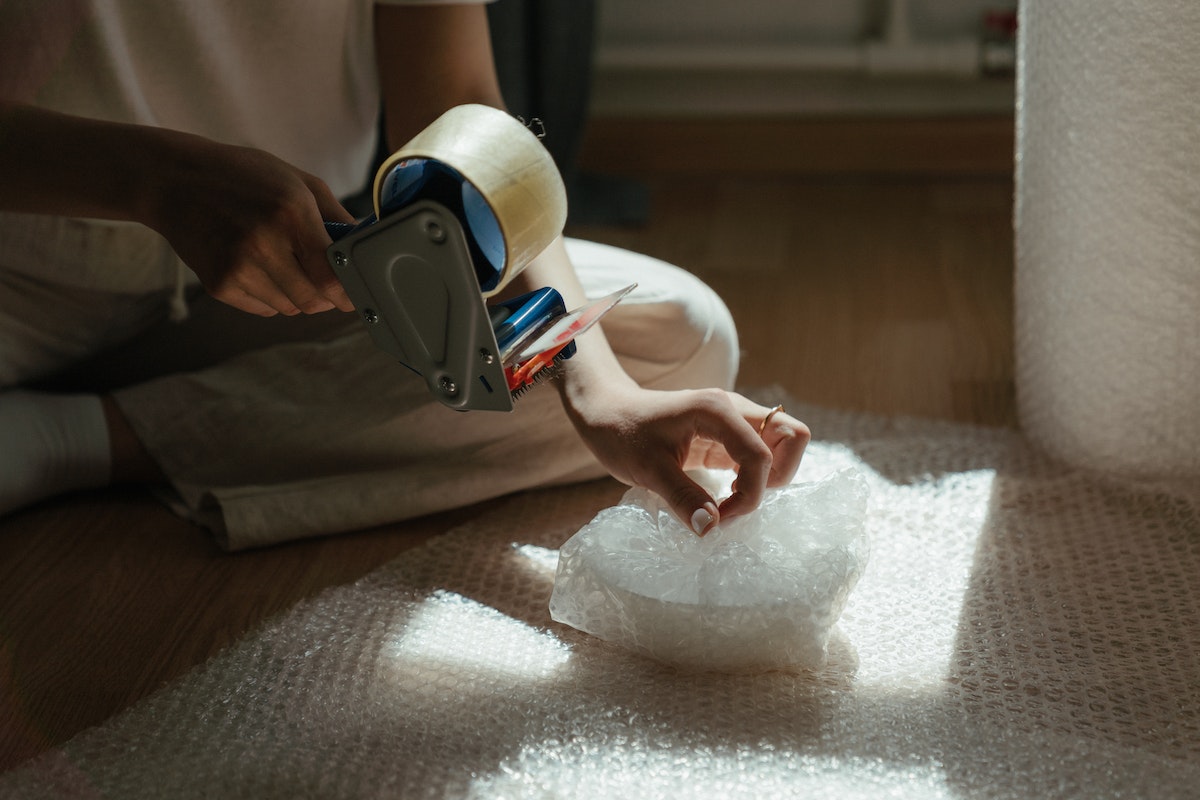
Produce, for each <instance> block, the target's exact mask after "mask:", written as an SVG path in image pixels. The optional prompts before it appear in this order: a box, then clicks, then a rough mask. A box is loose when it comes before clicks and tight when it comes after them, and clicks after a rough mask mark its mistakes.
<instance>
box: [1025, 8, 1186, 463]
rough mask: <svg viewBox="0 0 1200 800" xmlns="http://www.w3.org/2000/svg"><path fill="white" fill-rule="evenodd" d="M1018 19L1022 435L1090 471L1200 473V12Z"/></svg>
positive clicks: (1079, 12)
mask: <svg viewBox="0 0 1200 800" xmlns="http://www.w3.org/2000/svg"><path fill="white" fill-rule="evenodd" d="M1020 15H1021V26H1020V42H1019V66H1018V89H1017V91H1018V104H1017V162H1016V183H1017V191H1016V207H1015V223H1016V255H1017V273H1016V334H1017V339H1016V359H1017V393H1018V403H1019V409H1020V418H1021V424H1022V427H1023V428H1024V429H1025V431H1026V432H1027V434H1028V435H1029V436H1030V437H1031V439H1032V440H1033V441H1035V442H1036V443H1038V444H1039V445H1040V446H1042V447H1043V448H1044V449H1045V450H1046V451H1048V452H1049V453H1050V454H1051V455H1054V456H1056V457H1058V458H1059V459H1061V460H1064V461H1066V462H1068V463H1071V464H1073V465H1076V466H1084V467H1090V468H1096V469H1101V470H1106V471H1110V472H1118V473H1124V474H1127V475H1130V476H1141V477H1166V476H1175V477H1179V476H1181V475H1187V476H1192V477H1193V478H1200V133H1198V132H1200V91H1197V86H1200V46H1197V36H1198V35H1200V3H1196V2H1195V1H1194V0H1144V1H1143V2H1138V3H1127V2H1122V0H1100V1H1099V2H1097V0H1055V1H1054V2H1023V3H1022V4H1021V8H1020Z"/></svg>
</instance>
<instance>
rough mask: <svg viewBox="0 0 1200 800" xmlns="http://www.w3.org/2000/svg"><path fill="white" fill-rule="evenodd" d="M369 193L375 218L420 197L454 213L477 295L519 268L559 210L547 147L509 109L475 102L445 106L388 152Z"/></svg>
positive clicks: (556, 230)
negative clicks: (476, 282) (471, 265)
mask: <svg viewBox="0 0 1200 800" xmlns="http://www.w3.org/2000/svg"><path fill="white" fill-rule="evenodd" d="M373 197H374V204H375V216H376V217H377V218H380V219H382V218H383V216H384V215H386V214H387V213H388V212H389V211H391V210H395V209H398V208H402V207H403V206H405V205H407V204H408V203H411V202H413V201H414V200H416V199H421V198H427V199H433V200H438V201H439V202H441V203H442V204H443V205H446V206H447V207H448V208H450V209H451V211H453V212H454V213H455V214H456V215H457V216H459V218H460V221H462V222H463V226H464V230H465V231H466V233H467V237H468V246H469V248H470V249H471V255H472V260H473V261H475V262H476V273H477V276H478V277H479V284H480V289H481V290H482V292H483V296H484V297H490V296H491V295H493V294H496V293H497V292H499V291H500V290H501V289H502V288H504V286H505V285H506V284H507V283H508V282H509V281H510V280H512V278H513V277H515V276H516V275H517V274H519V273H520V271H521V270H522V269H524V268H525V266H526V265H528V263H529V262H530V261H532V260H533V259H534V258H535V257H536V256H537V255H538V254H539V253H541V252H542V251H543V250H544V249H545V248H546V247H547V246H548V245H549V244H550V242H552V241H553V240H554V239H555V237H557V236H558V235H559V234H561V233H562V230H563V226H564V225H565V224H566V218H567V194H566V189H565V188H564V186H563V182H562V177H561V176H560V174H559V171H558V167H557V166H556V165H555V163H554V159H553V158H552V157H551V155H550V153H549V151H548V150H546V148H545V147H544V146H543V145H542V143H541V141H540V140H539V139H538V138H537V136H535V135H534V134H533V132H532V131H530V130H529V129H528V128H526V127H525V126H524V125H523V124H521V123H520V122H519V121H517V120H516V119H514V118H513V117H512V116H510V115H509V114H507V113H506V112H504V111H501V110H500V109H496V108H492V107H490V106H483V105H462V106H456V107H454V108H451V109H450V110H448V111H446V112H445V113H444V114H442V116H440V117H438V118H437V119H436V120H434V122H433V123H432V124H430V125H429V127H427V128H425V129H424V130H423V131H421V132H420V133H419V134H417V135H416V136H415V137H413V138H412V139H411V140H410V141H409V142H408V143H407V144H405V145H404V146H403V147H401V148H400V149H399V150H397V151H396V152H395V153H393V154H392V155H391V156H390V157H388V158H387V160H385V161H384V163H383V164H382V165H381V166H380V168H379V169H378V171H377V172H376V174H375V183H374V188H373Z"/></svg>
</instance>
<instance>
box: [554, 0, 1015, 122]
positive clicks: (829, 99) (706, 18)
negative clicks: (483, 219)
mask: <svg viewBox="0 0 1200 800" xmlns="http://www.w3.org/2000/svg"><path fill="white" fill-rule="evenodd" d="M568 1H569V0H568ZM892 2H900V3H901V4H902V5H901V7H902V8H905V9H906V11H907V15H906V16H907V19H908V27H909V33H910V35H911V38H912V40H913V41H915V42H919V43H933V44H935V45H940V44H946V43H947V42H951V41H954V40H958V41H959V42H960V43H961V41H962V40H963V39H965V38H976V39H977V38H978V36H979V33H980V31H981V28H982V19H983V15H984V13H985V12H986V11H987V10H994V9H1001V10H1011V9H1013V8H1015V5H1016V2H1015V0H820V1H818V0H599V20H598V42H597V66H596V82H595V87H594V92H593V108H594V110H595V111H596V112H597V113H601V114H603V113H617V114H619V113H667V114H709V115H712V114H716V115H722V114H725V115H731V114H745V113H756V114H764V113H765V114H772V113H775V114H795V113H801V114H802V113H815V114H830V113H835V114H836V113H873V112H882V113H944V112H947V111H958V112H968V113H971V112H985V113H995V112H996V111H1004V110H1008V109H1011V105H1012V84H1011V80H996V79H988V80H965V79H963V78H962V76H958V77H957V78H955V79H948V78H946V77H941V78H932V77H930V76H929V75H922V76H914V75H904V76H895V75H893V76H890V77H885V78H880V77H878V76H877V77H874V78H865V77H864V76H863V75H861V74H854V73H855V72H856V69H855V68H853V67H852V66H848V64H850V62H849V61H848V60H847V59H851V58H857V57H858V55H859V54H861V49H860V48H861V46H862V45H863V44H864V43H865V42H868V41H871V40H878V39H879V38H880V37H881V36H882V34H883V32H884V30H885V28H886V19H887V15H888V12H889V8H890V6H889V3H892ZM810 55H811V56H812V57H811V58H810ZM831 59H832V60H831ZM839 59H840V60H839ZM855 63H857V62H855ZM839 64H840V66H836V68H834V67H831V66H829V65H839ZM821 65H826V66H821Z"/></svg>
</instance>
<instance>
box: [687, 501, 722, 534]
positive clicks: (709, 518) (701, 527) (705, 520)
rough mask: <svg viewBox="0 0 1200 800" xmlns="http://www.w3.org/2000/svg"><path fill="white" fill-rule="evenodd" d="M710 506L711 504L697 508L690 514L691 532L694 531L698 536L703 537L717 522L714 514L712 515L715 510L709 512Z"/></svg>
mask: <svg viewBox="0 0 1200 800" xmlns="http://www.w3.org/2000/svg"><path fill="white" fill-rule="evenodd" d="M710 506H711V504H705V505H703V506H701V507H700V508H697V509H696V510H695V511H694V512H693V513H692V530H693V531H695V532H696V534H697V535H698V536H703V535H704V534H705V533H707V532H708V529H709V528H711V527H712V526H713V524H714V523H715V522H716V521H717V517H716V514H714V513H713V512H715V511H716V509H715V508H713V509H712V510H711V511H710V510H709V507H710Z"/></svg>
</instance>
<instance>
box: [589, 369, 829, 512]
mask: <svg viewBox="0 0 1200 800" xmlns="http://www.w3.org/2000/svg"><path fill="white" fill-rule="evenodd" d="M769 414H771V409H769V408H767V407H765V406H761V405H759V404H757V403H755V402H753V401H751V400H749V399H747V398H745V397H743V396H741V395H739V394H736V393H733V392H726V391H722V390H720V389H699V390H681V391H669V392H664V391H654V390H649V389H642V388H639V387H630V388H623V389H621V390H620V391H610V392H607V393H606V396H605V397H604V398H602V399H593V400H591V401H589V403H588V404H587V405H586V406H585V407H583V408H578V407H577V408H574V409H572V410H571V417H572V421H573V422H574V423H575V426H576V428H577V430H578V431H579V434H580V436H581V437H582V439H583V441H584V442H585V443H586V444H587V445H588V447H589V448H590V449H591V450H592V452H593V453H594V454H595V455H596V457H597V459H599V461H600V463H601V464H602V465H603V466H604V467H605V468H606V469H607V470H608V471H609V472H610V473H611V474H612V476H613V477H615V478H616V479H617V480H619V481H621V482H622V483H626V484H628V485H631V486H641V487H644V488H647V489H650V490H651V491H653V492H655V493H657V494H658V495H659V496H661V497H662V498H663V499H664V500H665V501H666V502H667V503H668V504H669V505H670V507H671V509H672V510H673V511H674V512H675V514H676V515H677V516H678V517H679V518H680V519H681V520H683V522H684V524H685V525H687V526H688V527H690V528H691V529H692V530H694V531H695V532H696V533H698V534H704V533H705V532H706V531H708V530H709V529H710V528H711V527H712V526H713V525H715V524H716V523H718V522H720V521H721V520H722V519H730V518H732V517H736V516H739V515H742V514H746V513H749V512H750V511H752V510H754V509H755V508H756V507H757V506H758V503H759V501H760V500H762V496H763V491H764V489H766V488H767V487H776V486H783V485H785V484H787V483H789V482H790V481H791V480H792V477H793V476H794V475H795V474H796V469H797V467H799V465H800V459H801V457H802V456H803V455H804V449H805V447H806V446H807V445H808V441H809V438H810V433H809V430H808V427H807V426H806V425H805V424H804V423H803V422H801V421H800V420H798V419H795V418H794V417H791V416H789V415H788V414H787V413H785V412H783V411H778V412H776V413H775V414H773V415H771V416H770V420H769V422H768V423H767V425H766V426H765V428H762V433H761V435H760V433H759V429H760V427H762V425H763V420H765V419H767V416H768V415H769ZM698 467H708V468H712V469H735V470H736V471H737V480H736V481H735V482H734V485H733V489H734V491H733V494H731V495H730V496H729V497H728V498H726V499H725V501H724V502H722V503H721V505H720V507H718V506H717V504H716V502H715V501H714V499H713V498H712V496H711V495H710V494H709V493H708V492H707V491H705V490H704V489H703V488H702V487H701V486H700V485H699V484H697V483H696V482H695V481H693V480H692V479H691V478H689V477H688V476H687V475H686V474H685V470H689V469H695V468H698Z"/></svg>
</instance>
